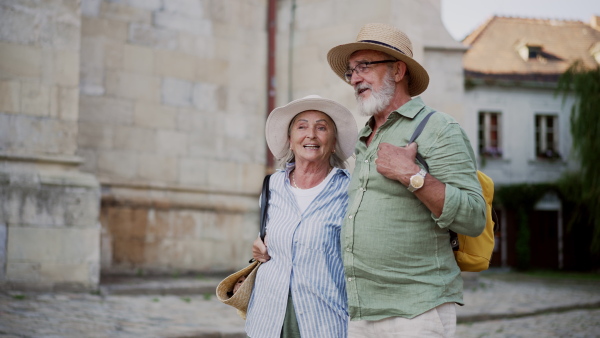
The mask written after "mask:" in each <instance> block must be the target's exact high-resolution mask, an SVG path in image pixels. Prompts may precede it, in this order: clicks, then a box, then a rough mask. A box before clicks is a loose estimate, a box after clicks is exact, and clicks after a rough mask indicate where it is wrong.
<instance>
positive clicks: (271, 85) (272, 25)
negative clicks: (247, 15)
mask: <svg viewBox="0 0 600 338" xmlns="http://www.w3.org/2000/svg"><path fill="white" fill-rule="evenodd" d="M276 19H277V0H269V4H268V9H267V34H268V42H267V73H268V74H267V117H268V116H269V114H270V113H271V111H273V109H275V98H276V94H277V92H276V89H275V37H276V34H277V21H276ZM273 167H274V161H273V154H271V151H270V150H269V147H267V171H268V172H272V171H273Z"/></svg>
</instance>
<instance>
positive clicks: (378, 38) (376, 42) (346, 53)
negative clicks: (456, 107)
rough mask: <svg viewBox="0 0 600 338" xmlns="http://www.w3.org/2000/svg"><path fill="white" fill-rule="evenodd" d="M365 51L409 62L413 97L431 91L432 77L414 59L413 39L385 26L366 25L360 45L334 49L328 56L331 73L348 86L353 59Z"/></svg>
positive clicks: (359, 37) (359, 36) (362, 30)
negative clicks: (426, 90) (354, 54)
mask: <svg viewBox="0 0 600 338" xmlns="http://www.w3.org/2000/svg"><path fill="white" fill-rule="evenodd" d="M363 49H371V50H377V51H380V52H384V53H387V54H389V55H391V56H393V57H395V58H397V59H398V60H400V61H403V62H405V63H406V66H407V67H408V72H409V76H410V83H409V85H408V93H409V94H410V96H417V95H419V94H421V93H422V92H424V91H425V89H427V85H428V84H429V75H428V74H427V71H426V70H425V68H423V66H421V65H420V64H419V63H418V62H417V61H415V60H414V59H413V52H412V43H411V42H410V39H409V38H408V36H407V35H406V34H404V33H403V32H401V31H400V30H399V29H398V28H396V27H394V26H391V25H387V24H383V23H369V24H366V25H364V26H363V27H362V28H361V29H360V32H359V33H358V36H357V37H356V42H352V43H348V44H345V45H339V46H337V47H333V48H332V49H331V50H330V51H329V53H327V61H329V65H330V66H331V69H333V71H334V72H335V73H336V74H337V75H338V76H339V77H340V78H342V79H343V80H344V82H346V79H345V78H344V73H345V72H346V70H347V69H348V59H349V58H350V55H351V54H352V53H354V52H356V51H358V50H363Z"/></svg>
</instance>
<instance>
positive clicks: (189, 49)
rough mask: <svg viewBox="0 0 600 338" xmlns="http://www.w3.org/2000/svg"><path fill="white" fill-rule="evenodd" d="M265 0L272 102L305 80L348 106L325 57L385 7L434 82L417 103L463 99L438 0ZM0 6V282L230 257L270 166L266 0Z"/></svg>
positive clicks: (308, 88)
mask: <svg viewBox="0 0 600 338" xmlns="http://www.w3.org/2000/svg"><path fill="white" fill-rule="evenodd" d="M275 3H276V4H277V18H276V22H277V39H276V46H277V47H276V74H275V87H276V92H277V93H276V104H277V105H283V104H285V103H287V102H289V101H290V100H292V99H297V98H300V97H303V96H306V95H309V94H319V95H321V96H324V97H328V98H332V99H335V100H338V101H340V102H342V103H343V104H345V105H346V106H347V107H349V108H350V109H351V110H352V111H355V102H354V97H353V90H352V88H351V87H350V86H348V85H347V84H346V83H345V82H343V81H342V80H340V79H339V78H338V77H337V76H336V75H335V74H333V72H332V71H331V70H330V68H329V66H328V64H327V61H326V54H327V52H328V50H329V49H330V48H331V47H333V46H335V45H337V44H341V43H347V42H350V41H353V40H354V39H355V37H356V35H357V33H358V31H359V29H360V27H361V26H362V25H363V24H364V23H367V22H387V23H391V24H394V25H396V26H398V27H400V28H401V29H403V30H405V31H406V32H407V33H408V34H409V35H410V37H411V39H412V42H413V45H414V53H415V58H416V59H417V60H419V61H421V62H423V63H424V65H425V66H426V67H427V68H428V70H429V74H430V76H431V77H432V79H433V80H434V81H433V80H432V82H431V84H430V88H429V89H428V91H426V92H425V94H424V95H423V96H424V98H425V99H426V102H429V101H428V100H430V101H431V102H429V103H431V104H432V105H433V106H435V107H436V108H437V109H440V110H445V111H447V112H450V113H457V112H459V111H460V104H459V102H460V100H462V97H460V96H461V95H462V90H461V89H460V88H462V87H460V84H462V72H461V69H462V66H461V64H460V57H459V56H462V49H460V48H458V49H457V48H456V46H457V43H456V42H455V41H453V40H452V39H451V38H450V36H449V34H448V33H447V32H446V31H445V29H444V28H443V26H442V25H441V18H440V17H441V15H440V8H439V7H440V0H423V1H414V0H398V1H391V0H376V1H371V2H369V3H368V4H365V3H364V2H361V1H357V0H297V1H292V0H278V1H275ZM293 5H294V6H293ZM0 6H1V7H0V8H1V12H0V188H2V190H1V191H0V202H1V203H0V204H1V206H0V212H1V213H0V266H3V264H4V266H5V267H6V268H5V269H0V281H2V282H3V283H4V284H5V285H9V284H11V283H16V284H15V285H25V284H24V283H25V282H28V283H29V282H31V283H30V284H31V285H37V286H40V285H46V287H54V286H56V285H71V286H74V287H83V288H93V287H94V286H96V285H97V283H98V279H99V276H100V271H102V273H105V274H120V273H126V274H133V273H135V274H140V273H142V274H143V273H186V272H195V273H205V272H215V271H231V270H234V269H236V268H239V267H241V266H243V265H244V264H245V262H247V260H248V258H249V254H250V248H251V243H252V241H253V239H254V238H256V234H257V230H258V194H259V192H260V184H261V182H262V177H263V176H264V174H265V173H266V172H265V171H266V170H268V169H267V168H266V164H267V154H266V145H265V141H264V122H265V119H266V115H267V90H266V87H267V7H268V1H267V0H81V1H77V0H48V1H26V0H21V1H19V0H0ZM292 9H293V10H292ZM441 62H443V65H442V63H441ZM448 88H451V89H452V91H448V90H447V89H448ZM430 93H431V94H430ZM428 95H429V96H428ZM357 120H358V121H359V125H362V122H364V121H365V120H366V119H365V118H362V117H358V116H357ZM99 186H100V188H99ZM36 283H37V284H36Z"/></svg>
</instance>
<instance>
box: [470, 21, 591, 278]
mask: <svg viewBox="0 0 600 338" xmlns="http://www.w3.org/2000/svg"><path fill="white" fill-rule="evenodd" d="M599 20H600V19H599V18H598V17H593V18H592V21H591V23H590V24H587V23H583V22H580V21H561V20H544V19H529V18H511V17H492V18H490V19H489V20H488V21H487V22H486V23H484V24H483V25H482V26H480V27H479V28H477V29H476V30H475V31H474V32H473V33H471V34H470V35H469V36H467V37H466V38H465V40H464V41H463V44H464V45H465V46H467V47H469V50H468V51H467V52H466V53H465V55H464V59H463V65H464V71H465V88H466V89H465V96H464V100H465V119H464V121H463V128H464V129H465V130H466V131H467V134H468V135H469V138H470V139H471V143H472V145H473V148H474V149H475V150H476V153H477V155H478V157H479V162H480V169H481V170H482V171H484V172H485V173H486V174H488V175H489V176H490V177H491V178H492V179H493V180H494V182H495V184H496V186H502V185H507V184H519V183H543V182H554V181H556V180H557V179H558V178H559V177H560V176H561V175H562V174H563V173H564V172H565V171H568V170H570V171H573V170H576V169H577V167H578V165H577V160H576V159H575V158H573V156H572V155H573V154H572V138H571V130H570V115H571V107H572V106H573V103H574V102H573V97H572V96H568V97H567V98H566V100H564V101H563V96H562V95H555V92H556V87H557V80H558V78H559V76H560V75H561V74H562V73H563V72H564V71H566V70H567V68H568V67H569V66H570V65H571V64H572V62H574V61H575V60H577V59H579V60H581V61H583V63H584V64H585V65H586V66H587V67H590V68H595V67H598V62H599V61H598V55H599V54H598V45H599V43H600V30H599V29H600V25H599V22H600V21H599ZM536 210H537V211H536V213H537V216H535V217H537V218H533V219H532V222H531V226H532V233H535V234H536V238H535V239H533V238H532V240H533V241H535V243H532V247H534V245H541V247H544V248H550V249H551V250H552V251H551V252H548V251H545V253H544V256H546V257H553V258H552V259H551V260H550V261H544V262H542V259H541V258H540V263H539V264H541V265H542V266H541V267H546V268H557V267H562V266H563V263H564V259H563V252H562V250H563V247H562V236H563V234H564V232H565V229H564V224H563V217H562V213H561V212H562V210H561V203H560V200H559V199H558V197H557V196H556V195H552V196H546V197H545V198H544V199H543V202H541V203H539V204H538V205H537V206H536ZM538 219H539V222H538V221H536V220H538ZM501 229H502V236H501V242H500V243H501V245H502V246H501V248H498V253H499V255H501V258H500V257H498V259H499V260H501V262H502V265H505V266H506V265H513V266H514V259H513V258H511V257H513V256H514V247H513V245H514V242H515V236H516V234H515V233H514V231H515V230H514V224H510V221H508V220H507V219H506V218H504V220H503V222H502V227H501ZM548 229H550V230H548ZM546 231H547V232H548V236H545V235H541V234H543V233H544V232H546ZM538 235H539V236H538ZM540 238H545V239H543V240H542V239H540ZM544 240H545V241H548V243H542V244H540V243H541V241H544ZM500 249H501V250H500ZM535 259H537V257H534V260H535Z"/></svg>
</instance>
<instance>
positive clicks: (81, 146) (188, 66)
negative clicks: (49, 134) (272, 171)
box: [77, 0, 267, 274]
mask: <svg viewBox="0 0 600 338" xmlns="http://www.w3.org/2000/svg"><path fill="white" fill-rule="evenodd" d="M266 12H267V10H266V1H264V0H253V1H237V0H235V1H216V0H193V1H192V0H177V1H170V0H169V1H158V0H156V1H141V0H140V1H133V0H110V1H99V0H88V1H85V0H84V1H83V2H82V29H81V32H82V33H81V34H82V35H81V36H82V37H81V46H82V47H81V62H80V65H81V72H80V81H81V86H80V87H81V93H80V100H79V113H80V114H79V123H78V127H79V133H78V139H77V143H78V152H77V153H78V154H79V155H81V156H82V157H83V158H84V159H85V161H84V164H83V170H85V171H86V172H89V173H92V174H94V175H95V176H97V177H98V179H99V180H100V182H101V184H102V187H103V189H102V191H103V193H102V213H101V215H102V216H101V223H102V227H103V235H102V248H103V249H102V262H103V263H102V264H103V265H102V271H103V272H104V273H107V274H110V273H138V272H140V271H144V272H149V273H151V272H161V273H164V272H169V271H171V272H191V271H215V270H232V269H234V268H237V267H239V266H241V265H243V264H244V263H245V262H247V260H248V256H249V253H250V247H251V242H252V240H253V239H254V238H255V236H256V229H257V228H258V225H257V221H256V220H257V213H258V194H259V192H260V184H261V182H262V177H263V176H264V175H265V162H266V154H265V150H266V145H265V141H264V121H265V116H266V111H265V110H266V108H265V106H266V102H265V101H266V89H265V88H266V80H265V79H266V29H265V22H266Z"/></svg>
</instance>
